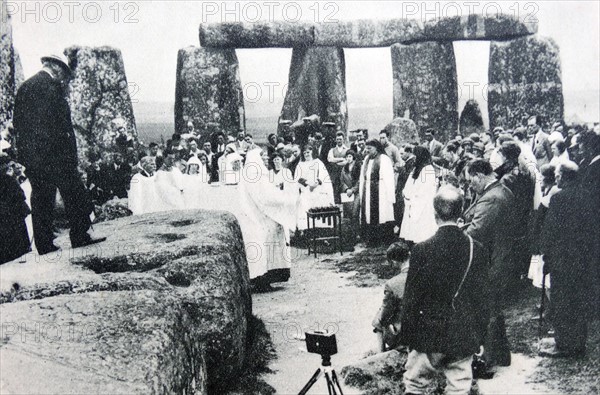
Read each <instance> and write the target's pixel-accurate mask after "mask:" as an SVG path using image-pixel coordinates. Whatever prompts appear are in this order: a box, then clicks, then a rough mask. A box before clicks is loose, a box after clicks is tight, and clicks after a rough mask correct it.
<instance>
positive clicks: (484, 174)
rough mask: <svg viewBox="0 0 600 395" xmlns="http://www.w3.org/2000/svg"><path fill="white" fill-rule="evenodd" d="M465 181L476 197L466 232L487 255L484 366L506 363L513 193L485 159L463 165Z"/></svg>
mask: <svg viewBox="0 0 600 395" xmlns="http://www.w3.org/2000/svg"><path fill="white" fill-rule="evenodd" d="M467 181H469V182H470V186H471V189H472V190H473V191H474V192H475V193H476V194H477V198H476V199H475V201H474V202H473V204H471V206H470V207H469V208H467V210H465V212H464V214H463V217H464V220H465V225H464V227H465V228H466V232H467V234H468V235H470V236H471V237H473V238H474V239H475V240H477V241H479V242H480V243H481V244H483V246H484V247H485V248H486V249H487V252H488V254H489V256H490V257H491V262H490V271H489V279H490V284H491V286H490V287H489V289H488V297H489V305H490V314H491V317H490V322H489V324H488V330H487V336H486V339H485V342H484V344H483V345H484V349H485V351H484V356H483V358H484V360H485V361H486V364H487V366H488V367H492V366H496V365H498V366H509V365H510V360H511V355H510V345H509V343H508V338H507V337H506V327H505V324H504V314H503V307H504V306H503V305H504V300H505V298H506V295H507V293H508V292H509V289H510V285H512V284H511V280H512V279H513V277H512V276H510V275H509V273H511V272H513V271H514V268H513V265H514V264H513V259H512V258H513V253H512V247H513V245H512V243H513V234H514V227H515V223H516V221H515V219H514V218H512V217H511V215H510V214H511V212H512V210H513V207H514V204H515V198H514V195H513V193H512V192H511V191H510V189H508V188H507V187H506V186H505V185H504V184H503V183H501V182H500V181H498V180H497V179H496V174H495V173H494V172H493V171H492V166H491V165H490V163H489V162H488V161H486V160H485V159H475V160H473V161H472V162H470V163H469V165H468V168H467Z"/></svg>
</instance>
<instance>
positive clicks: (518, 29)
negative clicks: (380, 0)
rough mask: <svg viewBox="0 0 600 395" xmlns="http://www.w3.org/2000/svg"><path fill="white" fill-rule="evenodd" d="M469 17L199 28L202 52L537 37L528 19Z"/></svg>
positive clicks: (332, 18)
mask: <svg viewBox="0 0 600 395" xmlns="http://www.w3.org/2000/svg"><path fill="white" fill-rule="evenodd" d="M493 11H494V10H489V12H487V14H488V15H483V14H481V13H479V14H469V15H464V16H451V17H443V18H437V19H434V20H429V21H426V22H425V23H422V22H421V21H419V20H417V19H416V18H396V19H387V20H368V19H357V20H351V21H342V20H338V19H337V18H335V16H334V15H333V16H332V15H331V14H327V12H324V13H323V14H322V15H320V19H321V20H322V22H317V23H302V22H291V21H286V22H276V21H271V22H265V21H256V22H254V23H253V22H245V23H242V22H222V23H208V24H201V25H200V45H201V46H202V47H206V48H297V47H307V46H318V47H346V48H366V47H389V46H390V45H393V44H397V43H400V44H412V43H417V42H428V41H440V42H448V41H455V40H510V39H514V38H519V37H523V36H527V35H531V34H535V33H537V29H538V23H537V19H536V18H535V16H534V15H523V16H522V18H521V19H519V18H515V17H514V16H513V15H506V14H497V15H494V14H493Z"/></svg>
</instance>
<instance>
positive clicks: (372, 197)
mask: <svg viewBox="0 0 600 395" xmlns="http://www.w3.org/2000/svg"><path fill="white" fill-rule="evenodd" d="M366 150H367V156H366V157H365V159H364V162H363V165H362V169H361V176H360V202H361V204H360V213H361V215H360V221H361V225H362V228H363V236H364V237H365V239H366V242H367V244H373V243H376V242H378V241H382V240H385V238H386V237H391V235H390V233H392V234H393V225H394V203H395V202H396V193H395V190H396V184H395V180H394V166H393V164H392V160H391V159H390V158H389V157H388V156H387V155H385V151H384V148H383V145H382V144H381V143H380V142H379V141H377V140H370V141H368V142H367V146H366Z"/></svg>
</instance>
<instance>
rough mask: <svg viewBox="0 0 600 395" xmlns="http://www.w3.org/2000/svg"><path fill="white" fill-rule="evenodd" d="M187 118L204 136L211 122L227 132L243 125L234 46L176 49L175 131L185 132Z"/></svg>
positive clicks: (238, 128)
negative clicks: (177, 52) (230, 47)
mask: <svg viewBox="0 0 600 395" xmlns="http://www.w3.org/2000/svg"><path fill="white" fill-rule="evenodd" d="M190 121H191V122H192V123H193V124H194V128H195V130H196V132H198V134H199V135H200V136H202V137H206V138H207V137H208V135H209V134H210V132H211V129H212V128H213V127H214V126H216V128H217V129H218V130H221V131H224V132H226V133H227V134H230V135H236V134H237V132H238V130H240V129H245V123H246V119H245V112H244V98H243V93H242V82H241V79H240V72H239V65H238V59H237V56H236V54H235V50H234V49H208V48H197V47H187V48H184V49H181V50H179V54H178V57H177V81H176V88H175V131H176V132H177V133H184V132H185V130H186V129H187V124H188V122H190Z"/></svg>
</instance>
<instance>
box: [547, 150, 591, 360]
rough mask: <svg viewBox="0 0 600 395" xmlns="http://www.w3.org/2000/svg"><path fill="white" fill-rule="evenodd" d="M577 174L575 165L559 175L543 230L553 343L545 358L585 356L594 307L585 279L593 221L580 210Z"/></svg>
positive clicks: (564, 165)
mask: <svg viewBox="0 0 600 395" xmlns="http://www.w3.org/2000/svg"><path fill="white" fill-rule="evenodd" d="M578 170H579V169H578V167H577V165H576V164H575V163H573V162H567V163H562V164H561V165H560V166H559V168H558V169H557V171H556V181H557V185H558V187H559V188H560V189H561V191H560V192H558V193H557V194H556V195H554V196H552V199H551V200H550V206H549V207H548V214H547V215H546V219H545V221H544V226H543V228H542V236H541V245H540V248H541V251H542V255H543V256H544V271H545V272H548V273H550V278H551V281H552V298H551V299H550V303H551V306H552V308H551V314H550V315H551V317H550V319H551V321H552V324H553V326H554V330H555V336H554V340H555V342H556V348H555V349H554V350H542V352H541V354H542V355H543V356H551V357H577V356H582V355H583V354H584V353H585V343H586V340H587V321H588V318H589V317H590V313H591V312H592V311H591V310H592V309H591V306H593V305H594V301H593V299H592V298H591V294H592V292H591V290H592V288H591V286H592V284H591V281H590V280H592V279H591V278H590V276H589V273H588V263H589V251H590V247H591V245H590V243H589V240H588V239H587V234H586V233H587V230H588V228H589V227H588V226H586V224H587V223H588V221H589V220H591V218H589V217H587V216H586V212H585V210H582V207H584V206H583V204H584V202H585V200H584V196H583V194H582V193H581V190H580V189H579V188H578V185H577V183H578V180H577V178H578ZM596 220H597V218H596ZM596 226H597V223H596Z"/></svg>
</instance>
